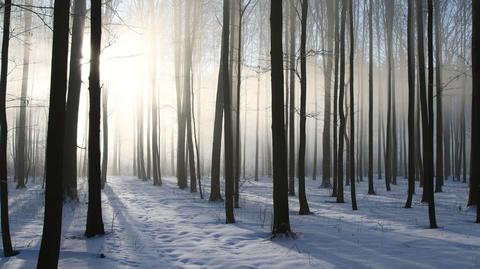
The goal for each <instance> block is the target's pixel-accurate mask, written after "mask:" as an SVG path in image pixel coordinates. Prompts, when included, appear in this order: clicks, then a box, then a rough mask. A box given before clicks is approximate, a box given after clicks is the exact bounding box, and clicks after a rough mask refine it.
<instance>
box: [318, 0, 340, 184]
mask: <svg viewBox="0 0 480 269" xmlns="http://www.w3.org/2000/svg"><path fill="white" fill-rule="evenodd" d="M326 2H327V3H326V4H327V51H329V52H332V51H333V42H334V39H335V13H336V12H335V5H336V4H335V2H336V1H333V0H327V1H326ZM332 56H333V55H329V56H328V57H327V59H326V60H327V64H326V67H325V72H324V81H325V105H324V106H325V116H324V125H323V144H322V147H323V169H322V171H323V176H322V187H324V188H328V187H330V177H331V170H332V168H331V165H332V159H331V155H332V154H331V148H332V147H331V145H330V144H331V142H332V141H331V128H332V127H331V124H330V122H331V115H330V114H331V113H332V112H331V103H332V100H331V86H332V67H333V57H332ZM315 167H316V166H315Z"/></svg>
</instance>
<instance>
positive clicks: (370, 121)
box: [368, 0, 375, 195]
mask: <svg viewBox="0 0 480 269" xmlns="http://www.w3.org/2000/svg"><path fill="white" fill-rule="evenodd" d="M372 14H373V0H369V8H368V39H369V48H368V55H369V56H368V59H369V64H368V194H372V195H374V194H375V189H374V186H373V24H372V17H373V16H372Z"/></svg>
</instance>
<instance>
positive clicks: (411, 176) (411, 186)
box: [405, 0, 415, 208]
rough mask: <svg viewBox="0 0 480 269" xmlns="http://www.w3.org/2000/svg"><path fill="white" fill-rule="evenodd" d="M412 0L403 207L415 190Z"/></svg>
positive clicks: (409, 18)
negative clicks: (405, 180) (405, 179)
mask: <svg viewBox="0 0 480 269" xmlns="http://www.w3.org/2000/svg"><path fill="white" fill-rule="evenodd" d="M413 1H414V0H408V19H407V20H408V25H407V43H408V44H407V47H408V48H407V50H408V170H407V171H408V198H407V203H406V204H405V208H411V207H412V199H413V192H414V191H415V44H414V36H413V23H414V22H413V16H414V15H413V14H414V7H413V5H414V2H413Z"/></svg>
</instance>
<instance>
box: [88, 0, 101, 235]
mask: <svg viewBox="0 0 480 269" xmlns="http://www.w3.org/2000/svg"><path fill="white" fill-rule="evenodd" d="M91 27H92V30H91V37H90V42H91V49H90V51H91V59H90V78H89V93H90V94H89V96H90V114H89V128H88V212H87V225H86V230H85V236H86V237H92V236H95V235H102V234H105V231H104V227H103V220H102V196H101V176H102V175H101V168H100V110H101V108H100V106H101V104H100V102H101V87H100V51H101V41H102V2H101V1H100V0H92V7H91Z"/></svg>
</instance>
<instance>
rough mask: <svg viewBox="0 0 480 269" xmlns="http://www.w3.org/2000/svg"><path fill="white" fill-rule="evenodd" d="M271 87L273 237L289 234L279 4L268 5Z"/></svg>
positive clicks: (279, 2) (281, 26)
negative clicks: (269, 10)
mask: <svg viewBox="0 0 480 269" xmlns="http://www.w3.org/2000/svg"><path fill="white" fill-rule="evenodd" d="M270 3H271V15H270V29H271V31H270V34H271V66H272V72H271V78H272V79H271V83H272V138H273V150H274V153H273V226H272V234H273V235H274V236H275V235H277V234H289V233H291V229H290V218H289V213H288V179H287V148H286V144H285V126H284V124H285V122H284V119H285V118H284V115H283V114H284V107H283V105H284V104H283V102H284V100H285V99H284V96H283V95H284V89H283V83H284V79H283V51H282V33H283V29H282V28H283V24H282V20H283V19H282V1H271V2H270Z"/></svg>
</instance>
